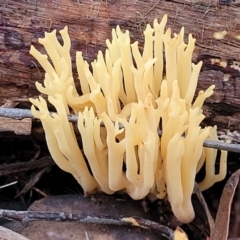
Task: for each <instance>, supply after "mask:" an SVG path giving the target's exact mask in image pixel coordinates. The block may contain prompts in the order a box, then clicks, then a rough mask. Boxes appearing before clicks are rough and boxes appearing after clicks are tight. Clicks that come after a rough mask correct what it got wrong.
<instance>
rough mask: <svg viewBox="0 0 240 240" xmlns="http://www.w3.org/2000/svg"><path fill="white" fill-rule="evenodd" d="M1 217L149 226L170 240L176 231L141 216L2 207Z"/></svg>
mask: <svg viewBox="0 0 240 240" xmlns="http://www.w3.org/2000/svg"><path fill="white" fill-rule="evenodd" d="M0 217H2V218H7V219H10V220H15V221H19V222H24V223H27V222H31V221H57V222H79V223H91V224H104V225H105V224H106V225H121V226H137V227H141V228H145V229H146V228H148V229H151V230H153V231H154V232H156V233H158V234H160V235H162V236H164V237H166V238H167V239H169V240H173V239H174V231H173V230H172V229H170V228H169V227H167V226H163V225H160V224H158V223H156V222H153V221H149V220H146V219H143V218H139V217H119V218H116V217H109V216H106V217H103V216H88V215H82V214H75V213H63V212H61V213H51V212H37V211H14V210H3V209H0Z"/></svg>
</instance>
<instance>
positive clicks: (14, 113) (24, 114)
mask: <svg viewBox="0 0 240 240" xmlns="http://www.w3.org/2000/svg"><path fill="white" fill-rule="evenodd" d="M50 114H52V112H50ZM0 117H8V118H14V119H23V118H34V117H33V115H32V113H31V111H30V110H28V109H20V108H2V107H0ZM68 121H69V122H73V123H76V122H77V121H78V116H76V115H68ZM102 126H103V125H102ZM158 134H159V135H161V131H158ZM203 146H204V147H209V148H215V149H219V150H226V151H229V152H237V153H240V144H229V143H224V142H217V141H210V140H206V141H204V143H203Z"/></svg>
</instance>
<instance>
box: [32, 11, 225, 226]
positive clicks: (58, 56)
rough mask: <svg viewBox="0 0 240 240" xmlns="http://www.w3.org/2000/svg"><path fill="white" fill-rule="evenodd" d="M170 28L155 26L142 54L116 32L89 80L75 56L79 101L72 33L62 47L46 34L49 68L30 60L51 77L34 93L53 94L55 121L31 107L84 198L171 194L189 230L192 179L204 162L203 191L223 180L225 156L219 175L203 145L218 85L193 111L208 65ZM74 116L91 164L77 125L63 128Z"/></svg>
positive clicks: (38, 103)
mask: <svg viewBox="0 0 240 240" xmlns="http://www.w3.org/2000/svg"><path fill="white" fill-rule="evenodd" d="M166 23H167V16H166V15H164V16H163V19H162V21H161V22H160V23H158V22H157V20H155V21H154V24H153V28H152V27H151V26H150V25H147V28H146V30H145V31H144V37H145V44H144V49H143V52H141V51H140V50H139V48H138V43H137V42H135V43H133V44H130V36H129V32H128V31H125V32H124V33H123V32H122V31H121V29H120V28H119V27H117V28H116V29H113V31H112V40H111V41H110V40H107V41H106V44H107V49H106V52H105V54H103V53H102V52H101V51H99V53H98V55H97V59H96V60H94V61H93V62H92V63H91V66H92V69H93V71H92V72H91V71H90V70H89V65H88V63H87V62H86V61H85V60H84V59H83V56H82V53H81V52H77V53H76V64H77V71H78V79H79V81H80V86H81V91H82V93H81V94H79V93H78V92H77V90H76V88H75V83H74V79H73V74H72V65H71V57H70V46H71V42H70V38H69V35H68V33H67V27H65V28H64V29H63V30H62V31H60V33H61V35H62V38H63V45H61V44H60V43H59V42H58V40H57V38H56V31H53V32H51V33H46V34H45V37H44V38H42V39H39V42H40V43H41V44H42V45H43V46H44V47H45V49H46V52H47V54H48V56H49V57H50V58H51V61H52V63H53V64H51V63H50V61H48V57H47V55H44V54H41V53H40V52H39V51H37V50H36V49H35V48H34V47H33V46H32V47H31V50H30V53H31V54H32V55H33V56H34V57H35V58H36V59H37V60H38V62H39V63H40V64H41V65H42V67H43V68H44V70H45V71H46V74H45V80H44V84H43V85H42V84H40V83H36V86H37V88H38V90H39V91H40V92H41V93H44V94H46V95H48V100H49V102H50V103H51V104H52V105H54V106H55V108H56V110H57V113H55V114H53V115H52V116H50V115H49V112H48V108H47V104H46V102H45V100H44V99H43V98H41V97H40V98H39V99H38V100H33V99H31V102H32V103H33V106H32V113H33V115H34V116H35V117H36V118H39V119H40V120H41V121H42V123H43V127H44V130H45V134H46V139H47V144H48V147H49V150H50V153H51V155H52V157H53V159H54V160H55V161H56V163H57V164H58V165H59V166H60V167H61V168H62V169H63V170H65V171H67V172H70V173H71V174H72V175H73V176H74V177H75V178H76V179H77V181H78V182H79V183H80V184H81V186H82V187H83V189H84V191H85V192H91V191H93V190H100V191H103V192H106V193H108V194H111V193H114V192H115V191H119V190H126V192H127V193H128V194H129V195H130V196H131V197H132V198H133V199H141V198H143V197H145V196H147V195H148V194H149V193H153V194H155V195H156V196H157V197H158V198H163V197H165V195H166V194H167V196H168V199H169V201H170V204H171V206H172V210H173V212H174V214H175V215H176V217H177V218H178V219H179V220H180V221H182V222H190V221H191V220H192V219H193V218H194V210H193V207H192V203H191V195H192V193H193V187H194V181H195V176H196V173H197V172H198V171H199V169H200V168H201V167H202V166H203V164H204V162H205V161H206V164H205V165H206V167H207V169H206V178H205V180H203V182H202V183H201V184H200V187H201V188H202V189H206V188H207V187H210V186H211V185H212V184H213V183H214V182H216V181H220V180H221V179H223V178H224V176H225V174H226V170H225V169H226V152H223V154H222V159H221V165H220V174H219V175H217V176H215V175H214V163H215V157H216V154H215V152H213V153H212V152H211V151H210V150H208V149H205V148H203V141H204V140H205V139H211V138H213V139H215V138H216V136H215V135H216V130H215V128H214V129H213V130H212V129H211V128H210V127H206V128H201V127H200V123H201V121H202V120H203V119H204V117H205V116H204V115H203V113H202V110H201V107H202V105H203V102H204V100H205V99H206V98H207V97H209V96H211V95H212V93H213V88H214V86H210V87H209V88H208V89H207V90H206V91H205V92H204V91H200V92H199V94H198V96H197V98H196V100H195V101H194V102H193V98H194V94H195V91H196V86H197V80H198V75H199V72H200V68H201V66H202V62H199V63H198V64H197V65H195V64H193V63H192V60H191V59H192V53H193V49H194V45H195V39H194V38H193V37H192V35H191V34H190V35H189V37H188V43H187V44H186V43H184V41H183V37H184V36H183V35H184V29H183V28H182V29H181V31H180V33H179V34H175V35H174V37H172V36H171V29H167V30H166V31H165V30H164V29H165V26H166ZM164 56H165V62H166V64H164V60H163V59H164ZM163 71H164V72H165V73H166V78H164V76H163ZM35 107H37V108H38V111H37V110H36V108H35ZM70 108H71V109H72V110H73V111H74V112H75V113H76V114H77V115H78V116H79V117H78V129H79V132H80V134H81V137H82V144H83V151H84V153H85V156H86V159H84V158H83V155H82V153H81V151H80V149H79V147H78V144H77V141H76V137H75V133H74V130H73V126H72V123H69V122H68V121H67V114H69V112H70V110H69V109H70ZM101 123H104V126H105V127H104V128H103V127H102V126H101ZM159 130H161V131H162V135H161V136H159V134H158V131H159ZM208 168H209V169H208Z"/></svg>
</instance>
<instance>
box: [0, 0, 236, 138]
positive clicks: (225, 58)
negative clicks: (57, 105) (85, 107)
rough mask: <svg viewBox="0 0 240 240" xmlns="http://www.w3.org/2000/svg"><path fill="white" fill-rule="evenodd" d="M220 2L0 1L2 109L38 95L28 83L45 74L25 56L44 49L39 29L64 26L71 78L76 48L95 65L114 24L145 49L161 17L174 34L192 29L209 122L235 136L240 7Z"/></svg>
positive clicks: (44, 29) (0, 89) (157, 0)
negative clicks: (149, 27)
mask: <svg viewBox="0 0 240 240" xmlns="http://www.w3.org/2000/svg"><path fill="white" fill-rule="evenodd" d="M221 3H223V1H221ZM226 3H229V4H230V5H219V3H218V2H217V0H197V1H189V0H177V1H174V2H173V1H171V0H170V1H159V0H155V1H144V0H140V1H130V0H126V1H111V0H107V1H102V0H97V1H89V0H82V1H78V0H76V1H75V0H73V1H69V0H60V1H47V0H41V1H23V0H20V1H17V2H16V1H11V0H10V1H1V3H0V13H1V18H0V51H1V54H0V104H3V103H4V102H5V101H6V100H8V99H12V98H17V97H18V98H19V97H33V96H37V95H39V93H38V92H37V91H36V88H35V86H34V83H35V81H36V80H37V81H40V82H42V81H43V78H44V73H43V70H42V68H41V67H40V65H39V64H38V63H37V62H36V60H35V59H33V58H32V57H31V56H30V55H29V53H28V51H29V48H30V45H31V44H34V45H35V46H36V47H37V49H40V50H41V51H42V50H43V48H42V46H40V44H39V43H38V42H37V39H38V38H39V37H43V35H44V31H51V30H53V29H57V30H60V29H62V28H63V27H64V26H65V25H68V26H69V33H70V37H71V39H72V52H71V54H72V60H73V68H74V73H75V75H74V76H75V79H76V80H77V76H76V66H75V52H76V50H80V51H82V52H83V55H84V57H85V58H86V59H87V60H89V61H91V60H93V59H94V58H95V57H96V54H97V52H98V50H104V49H105V40H106V39H107V38H110V36H111V29H112V28H113V27H115V26H116V25H120V26H121V28H122V29H128V30H130V32H131V38H132V40H133V41H135V40H137V41H139V44H140V45H143V36H142V30H143V29H144V28H145V26H146V23H152V21H153V19H154V18H158V19H161V18H162V16H163V14H165V13H167V14H168V15H169V21H168V26H169V27H171V28H172V29H173V30H174V32H179V30H180V28H181V26H184V27H185V32H186V34H188V33H190V32H191V33H193V35H194V37H195V38H196V39H197V47H196V51H195V53H194V61H195V62H196V61H200V60H203V62H204V64H203V68H202V72H201V74H200V81H199V84H198V89H199V90H200V89H206V88H207V87H208V86H209V85H211V84H213V83H214V84H216V91H215V94H214V96H213V97H211V98H209V99H208V100H207V102H206V104H205V110H206V111H205V113H206V115H207V117H208V118H207V122H208V124H211V125H213V124H217V125H218V126H219V129H225V130H227V129H229V130H231V131H233V130H236V131H240V124H239V123H240V74H239V70H240V47H239V45H240V44H239V43H240V20H239V17H238V16H239V14H240V8H239V7H238V6H236V5H233V4H232V3H233V2H231V1H228V2H226ZM231 4H232V5H231ZM235 133H236V135H237V136H238V132H235ZM237 138H238V137H237Z"/></svg>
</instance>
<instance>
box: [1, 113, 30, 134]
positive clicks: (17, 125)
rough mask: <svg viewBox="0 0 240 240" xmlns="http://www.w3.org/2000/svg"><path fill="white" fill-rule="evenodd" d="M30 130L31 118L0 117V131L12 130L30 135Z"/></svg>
mask: <svg viewBox="0 0 240 240" xmlns="http://www.w3.org/2000/svg"><path fill="white" fill-rule="evenodd" d="M31 130H32V119H30V118H24V119H22V120H16V119H12V118H5V117H0V132H7V131H10V132H14V133H15V134H17V135H30V134H31Z"/></svg>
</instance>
